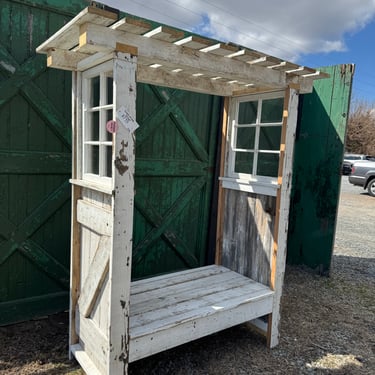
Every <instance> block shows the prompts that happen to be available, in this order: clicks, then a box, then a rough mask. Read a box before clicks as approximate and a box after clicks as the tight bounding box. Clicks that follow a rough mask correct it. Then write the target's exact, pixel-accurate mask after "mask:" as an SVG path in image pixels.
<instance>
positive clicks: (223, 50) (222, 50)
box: [200, 43, 238, 56]
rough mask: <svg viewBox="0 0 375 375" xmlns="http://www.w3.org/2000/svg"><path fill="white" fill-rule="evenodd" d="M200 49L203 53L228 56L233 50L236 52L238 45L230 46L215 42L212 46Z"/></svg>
mask: <svg viewBox="0 0 375 375" xmlns="http://www.w3.org/2000/svg"><path fill="white" fill-rule="evenodd" d="M200 51H201V52H205V53H212V54H213V55H219V56H228V55H232V54H233V53H235V52H238V47H236V46H232V45H230V44H224V43H217V44H214V45H213V46H208V47H205V48H202V49H201V50H200Z"/></svg>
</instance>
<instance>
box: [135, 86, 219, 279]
mask: <svg viewBox="0 0 375 375" xmlns="http://www.w3.org/2000/svg"><path fill="white" fill-rule="evenodd" d="M137 90H138V91H137V122H138V123H139V124H140V128H139V129H138V130H137V131H136V164H135V173H136V177H135V189H136V196H135V221H134V245H133V278H140V277H145V276H150V275H155V274H159V273H165V272H172V271H175V270H181V269H186V268H193V267H199V266H201V265H204V264H205V260H206V254H207V250H208V248H207V246H208V231H209V225H210V223H212V220H213V221H214V222H215V220H216V219H215V218H214V217H213V216H212V215H211V205H212V199H213V198H212V197H213V193H212V191H213V183H214V170H215V159H216V146H217V139H218V125H219V121H220V111H221V99H220V98H218V97H213V96H209V95H203V94H196V93H191V92H187V91H180V90H172V89H168V88H161V87H155V86H151V85H144V84H142V85H138V88H137ZM214 224H215V225H216V222H215V223H214Z"/></svg>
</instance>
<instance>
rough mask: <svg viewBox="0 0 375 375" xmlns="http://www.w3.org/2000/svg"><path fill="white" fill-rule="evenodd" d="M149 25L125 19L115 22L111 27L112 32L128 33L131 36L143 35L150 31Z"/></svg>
mask: <svg viewBox="0 0 375 375" xmlns="http://www.w3.org/2000/svg"><path fill="white" fill-rule="evenodd" d="M151 27H152V26H151V24H150V23H149V22H146V21H143V20H139V19H135V18H130V17H125V18H122V19H121V20H119V21H117V22H116V23H115V24H113V25H112V26H111V29H113V30H121V31H128V32H130V33H132V34H143V33H145V32H147V31H149V30H150V29H151Z"/></svg>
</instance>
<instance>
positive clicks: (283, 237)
mask: <svg viewBox="0 0 375 375" xmlns="http://www.w3.org/2000/svg"><path fill="white" fill-rule="evenodd" d="M288 95H289V105H288V113H287V116H288V118H287V128H286V141H285V156H284V166H283V173H282V184H281V189H280V212H279V215H280V218H279V228H278V236H277V237H278V240H277V254H276V269H275V270H273V272H275V277H274V290H275V297H274V303H273V309H272V310H273V311H272V319H271V321H272V323H271V327H270V337H269V346H270V347H271V348H273V347H274V346H276V345H277V344H278V342H279V321H280V302H281V295H282V288H283V283H284V274H285V263H286V252H287V236H288V223H289V205H290V193H291V189H292V172H293V153H294V141H295V136H296V127H297V115H298V96H299V94H298V91H296V90H295V89H289V94H288ZM272 263H273V262H272Z"/></svg>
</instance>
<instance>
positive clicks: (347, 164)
mask: <svg viewBox="0 0 375 375" xmlns="http://www.w3.org/2000/svg"><path fill="white" fill-rule="evenodd" d="M359 160H370V161H375V157H374V156H370V155H364V154H344V160H343V162H342V174H343V175H346V176H347V175H349V174H350V173H351V171H352V166H353V163H355V162H356V161H359Z"/></svg>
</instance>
